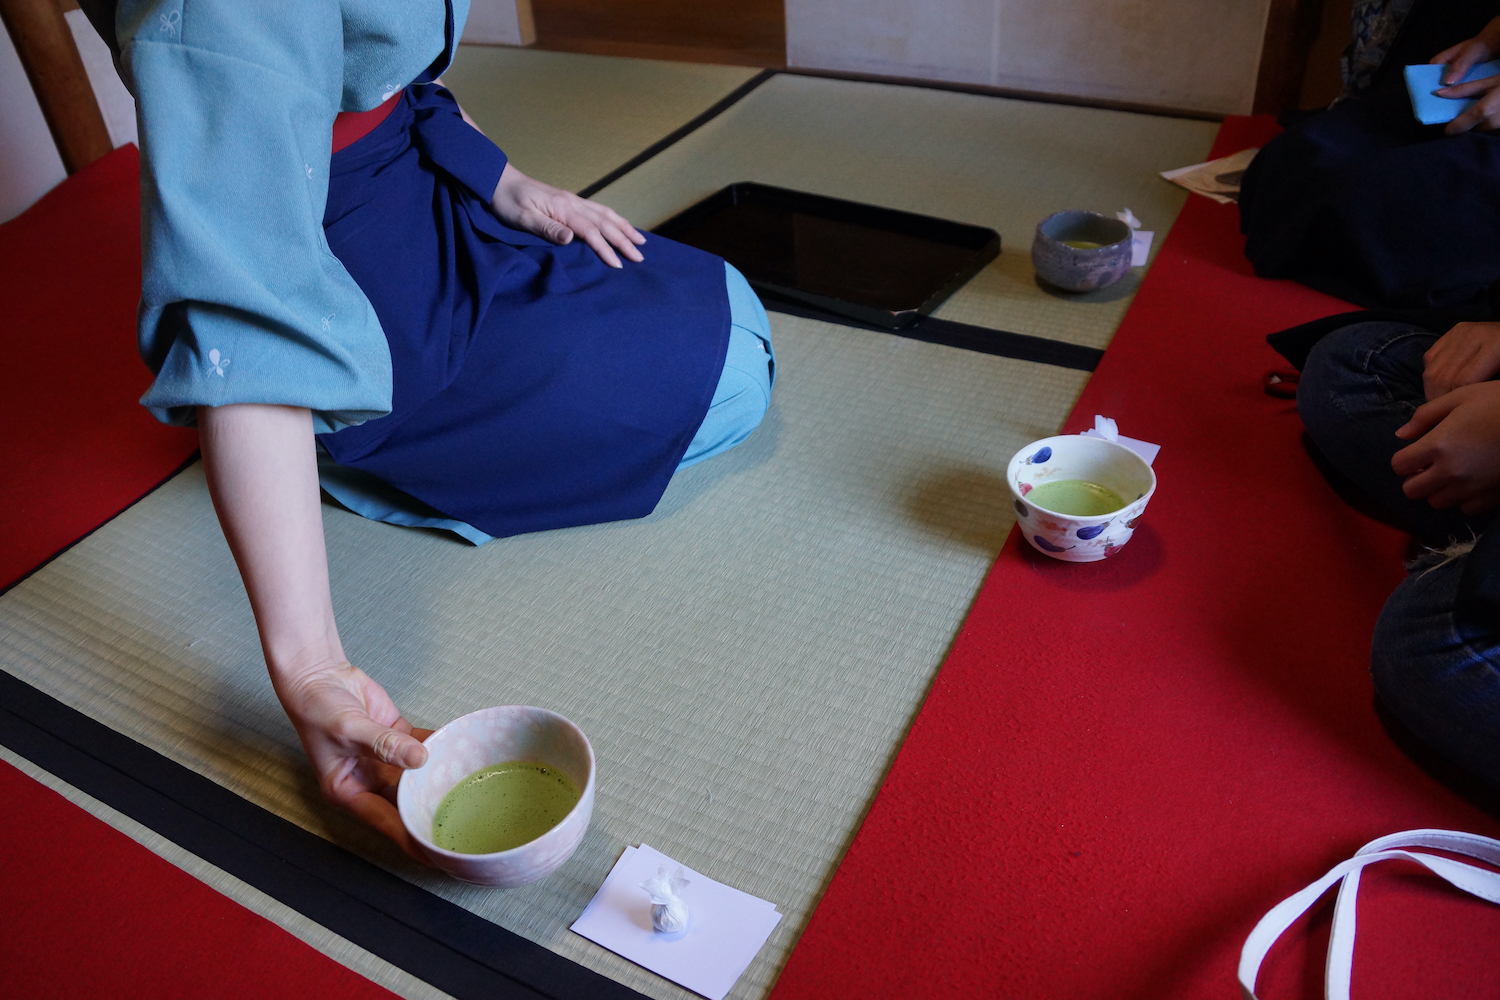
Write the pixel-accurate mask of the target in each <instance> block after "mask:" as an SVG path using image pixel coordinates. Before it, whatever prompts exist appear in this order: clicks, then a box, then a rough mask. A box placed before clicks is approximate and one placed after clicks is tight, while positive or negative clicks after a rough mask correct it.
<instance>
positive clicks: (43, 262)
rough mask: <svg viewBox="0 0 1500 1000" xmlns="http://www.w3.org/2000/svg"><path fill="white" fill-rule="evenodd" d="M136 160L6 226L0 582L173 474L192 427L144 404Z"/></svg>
mask: <svg viewBox="0 0 1500 1000" xmlns="http://www.w3.org/2000/svg"><path fill="white" fill-rule="evenodd" d="M138 176H139V159H138V155H137V153H136V149H135V147H134V146H124V147H121V148H120V149H117V150H115V151H114V152H113V153H111V154H110V155H109V156H106V157H105V158H104V159H102V160H99V161H98V162H96V163H94V164H92V165H90V166H88V167H86V168H85V169H83V170H81V171H79V172H78V173H77V174H74V175H73V176H72V177H70V178H69V179H68V180H66V181H64V182H63V183H62V184H60V185H58V187H56V188H55V189H54V190H53V191H52V192H51V193H49V194H48V195H47V196H46V197H45V198H43V199H42V200H41V201H39V202H37V203H36V204H35V205H33V206H32V207H31V208H30V209H29V210H28V211H26V212H25V213H24V214H23V215H21V216H19V217H18V218H15V219H12V220H11V221H10V222H7V223H5V224H4V225H3V226H0V302H3V303H4V309H5V320H4V323H3V329H4V331H5V332H4V338H5V357H6V363H5V365H4V366H3V367H0V426H3V427H4V428H5V433H4V434H3V435H0V511H4V516H3V517H0V589H4V588H5V587H7V586H9V585H10V584H12V583H14V582H15V581H16V580H18V579H20V578H21V577H23V576H25V575H26V574H27V573H29V572H31V571H32V570H33V569H35V568H36V567H37V566H38V565H40V564H41V563H43V562H45V561H46V560H47V559H48V558H50V557H51V556H52V555H54V554H55V553H57V552H58V551H59V550H61V549H63V548H65V547H67V546H68V545H70V544H72V543H73V542H75V541H77V540H78V539H79V538H81V537H83V536H84V535H86V534H88V533H89V532H90V531H92V530H94V529H95V528H97V527H98V526H99V525H100V524H103V523H104V522H105V521H107V520H109V519H110V518H111V517H113V516H114V515H116V514H118V513H119V512H120V511H121V510H123V509H124V508H126V507H128V506H129V505H130V504H131V503H133V502H135V501H136V500H137V499H139V498H140V497H141V496H143V495H144V494H145V493H147V492H149V491H150V490H151V489H152V487H154V486H156V485H157V484H158V483H160V482H161V481H162V480H163V479H165V478H166V477H167V476H169V475H170V474H171V473H172V471H173V470H174V469H176V468H177V467H178V466H180V465H181V464H182V463H183V462H184V461H186V460H187V458H188V456H190V455H191V454H192V453H193V452H194V451H195V450H196V449H197V447H198V438H197V434H196V433H195V432H193V431H188V430H182V429H179V428H172V427H163V426H162V425H161V424H159V423H157V422H156V421H155V420H154V419H152V417H151V415H150V414H148V413H147V412H146V411H145V409H143V408H142V407H141V406H140V405H139V404H137V402H136V400H137V399H139V398H140V395H141V393H143V392H145V391H146V387H147V386H149V385H150V384H151V373H150V372H149V371H147V370H146V367H145V365H143V364H142V363H141V360H140V358H139V357H138V356H137V354H136V350H135V307H136V301H137V300H138V299H139V298H140V294H141V224H140V214H141V209H140V191H139V187H138V184H139V181H138Z"/></svg>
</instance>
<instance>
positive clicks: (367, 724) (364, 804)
mask: <svg viewBox="0 0 1500 1000" xmlns="http://www.w3.org/2000/svg"><path fill="white" fill-rule="evenodd" d="M272 684H273V685H274V686H275V688H276V697H277V698H279V699H280V701H281V707H282V708H284V709H286V714H287V716H288V717H289V718H290V719H291V720H292V726H293V727H294V728H296V730H297V736H298V737H300V738H301V740H302V748H303V749H304V750H305V751H307V758H308V760H310V761H311V762H312V766H313V771H314V772H315V773H316V774H317V776H318V787H319V788H320V789H321V790H322V792H323V797H324V798H326V799H327V800H328V801H329V802H332V803H333V804H334V805H336V806H338V807H339V808H341V809H346V810H348V811H349V812H351V813H353V814H354V815H355V816H357V817H359V818H360V819H362V820H364V821H365V822H366V823H369V824H370V825H371V826H373V827H374V828H375V829H377V830H379V831H380V832H381V833H383V834H385V835H386V836H387V837H390V838H391V839H392V840H394V841H395V842H396V843H397V844H399V845H400V846H401V849H402V850H404V851H406V853H407V854H410V855H411V856H412V857H413V858H415V859H417V860H418V861H420V862H422V863H423V864H429V863H430V862H428V860H427V858H426V856H425V855H424V854H423V853H422V848H421V846H420V845H418V844H417V842H416V841H415V840H414V839H413V838H412V836H411V834H410V833H408V832H407V830H406V827H405V826H404V825H403V824H402V822H401V816H400V814H399V813H398V812H397V811H396V806H395V801H396V782H398V781H399V780H400V779H401V772H402V771H403V770H405V769H408V768H417V767H421V766H422V765H423V764H425V763H427V748H426V747H424V746H423V745H422V744H421V742H420V741H421V740H425V739H426V738H427V737H428V736H430V735H432V730H430V729H413V728H412V726H411V723H409V722H407V721H406V720H405V719H404V718H402V717H401V713H400V712H399V711H397V709H396V706H395V704H394V703H392V701H391V699H390V696H389V695H387V694H386V693H385V689H384V688H382V687H381V686H380V685H379V684H376V683H375V682H374V681H373V680H371V679H370V677H369V676H368V675H367V674H366V673H365V672H364V671H363V670H360V669H359V668H358V667H356V666H353V665H352V664H349V663H335V664H330V665H327V666H323V667H320V668H317V669H314V670H309V671H306V672H305V673H301V674H298V675H296V676H293V677H281V676H276V675H273V676H272Z"/></svg>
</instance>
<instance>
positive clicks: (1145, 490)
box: [1005, 434, 1156, 562]
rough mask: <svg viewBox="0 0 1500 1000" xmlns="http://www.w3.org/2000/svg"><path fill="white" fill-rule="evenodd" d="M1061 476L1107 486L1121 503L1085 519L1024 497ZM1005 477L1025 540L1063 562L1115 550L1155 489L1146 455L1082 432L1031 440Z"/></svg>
mask: <svg viewBox="0 0 1500 1000" xmlns="http://www.w3.org/2000/svg"><path fill="white" fill-rule="evenodd" d="M1065 479H1082V480H1085V481H1087V482H1090V483H1097V484H1098V485H1100V486H1105V487H1108V488H1109V489H1111V490H1113V491H1114V492H1115V493H1116V494H1118V495H1119V497H1120V498H1121V499H1122V500H1124V501H1125V506H1123V507H1121V508H1120V509H1119V510H1114V511H1110V512H1109V513H1107V514H1097V515H1094V516H1092V517H1083V516H1078V515H1074V514H1059V513H1057V512H1056V511H1051V510H1047V509H1045V508H1042V507H1038V506H1037V505H1036V504H1034V503H1032V502H1031V501H1029V500H1027V499H1026V497H1027V494H1029V493H1030V492H1031V491H1032V490H1034V489H1035V488H1036V487H1038V486H1041V485H1042V484H1044V483H1051V482H1057V481H1059V480H1065ZM1005 481H1006V482H1007V483H1008V484H1010V492H1011V497H1012V504H1013V505H1014V507H1015V509H1016V518H1017V524H1018V525H1019V526H1020V528H1021V532H1022V533H1023V534H1024V535H1025V536H1026V540H1027V541H1028V542H1030V543H1031V546H1032V548H1034V549H1036V550H1037V551H1038V552H1045V553H1046V554H1047V555H1049V556H1051V557H1052V558H1054V559H1061V560H1063V561H1064V562H1097V561H1098V560H1100V559H1107V558H1109V557H1110V556H1112V555H1115V554H1116V553H1117V552H1119V551H1120V548H1121V547H1122V546H1123V545H1124V544H1125V543H1126V542H1128V541H1130V536H1131V535H1132V534H1134V533H1135V526H1136V523H1137V522H1138V521H1140V519H1141V515H1142V514H1143V513H1145V511H1146V504H1147V503H1149V502H1150V501H1151V495H1152V494H1153V493H1155V492H1156V473H1154V472H1152V471H1151V466H1149V465H1147V464H1146V461H1145V459H1143V458H1141V456H1139V455H1137V454H1136V453H1135V452H1133V451H1131V450H1130V449H1129V448H1127V447H1125V446H1124V445H1122V444H1116V443H1115V442H1113V441H1106V440H1105V439H1103V438H1097V437H1084V436H1083V435H1082V434H1060V435H1058V436H1057V437H1049V438H1043V439H1042V440H1040V441H1033V442H1031V443H1030V444H1028V445H1027V446H1026V447H1024V448H1022V449H1021V450H1020V451H1018V452H1016V457H1015V458H1012V459H1011V460H1010V465H1009V466H1008V467H1007V468H1006V470H1005Z"/></svg>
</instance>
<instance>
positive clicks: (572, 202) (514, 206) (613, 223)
mask: <svg viewBox="0 0 1500 1000" xmlns="http://www.w3.org/2000/svg"><path fill="white" fill-rule="evenodd" d="M490 205H491V206H492V207H493V208H494V210H495V215H497V216H499V218H500V221H501V222H503V223H505V224H506V225H507V226H511V227H512V228H515V229H524V230H525V231H526V232H528V233H535V234H536V235H538V236H540V237H542V238H543V239H545V240H551V241H552V242H553V243H556V244H557V245H558V246H566V245H567V244H569V243H571V242H572V241H573V237H574V236H575V235H576V236H578V237H579V238H580V239H582V240H583V242H585V243H587V244H588V245H589V247H590V248H591V249H592V250H593V251H594V252H595V253H596V254H598V255H599V259H600V260H602V261H604V263H606V264H608V265H609V266H610V267H622V266H623V265H622V264H621V263H620V258H619V257H618V256H617V255H616V253H615V251H616V250H618V251H619V252H620V253H621V254H624V255H625V257H626V258H627V259H629V260H633V261H636V262H637V263H639V262H640V261H642V260H644V259H645V258H644V257H642V256H641V252H640V251H639V250H637V249H636V247H638V246H640V245H641V244H643V243H645V242H646V237H644V236H642V235H641V234H640V233H639V232H637V231H636V228H635V227H634V226H632V225H631V224H630V223H628V222H626V221H625V220H624V219H623V218H621V216H620V214H619V213H618V212H616V211H615V210H614V209H612V208H609V207H608V206H605V205H601V204H599V203H598V202H597V201H588V200H586V199H583V198H580V197H578V196H577V195H576V194H573V193H572V192H570V191H564V190H562V189H561V188H555V187H553V186H552V185H550V184H543V183H542V182H541V181H537V180H532V179H531V178H530V177H527V176H526V175H525V174H523V173H521V171H519V170H517V169H516V168H515V166H514V165H512V164H509V163H507V164H506V165H505V170H504V172H503V173H501V175H500V183H499V184H498V185H496V186H495V196H494V197H493V198H491V199H490Z"/></svg>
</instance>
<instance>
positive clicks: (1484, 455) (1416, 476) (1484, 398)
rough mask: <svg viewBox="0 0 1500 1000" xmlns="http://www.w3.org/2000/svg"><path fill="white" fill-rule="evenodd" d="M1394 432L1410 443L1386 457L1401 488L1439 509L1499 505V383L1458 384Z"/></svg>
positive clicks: (1474, 511)
mask: <svg viewBox="0 0 1500 1000" xmlns="http://www.w3.org/2000/svg"><path fill="white" fill-rule="evenodd" d="M1396 436H1397V437H1399V438H1402V439H1404V440H1408V441H1411V440H1413V439H1417V440H1416V443H1415V444H1412V445H1408V446H1407V447H1405V448H1402V449H1401V450H1400V451H1398V452H1396V454H1395V455H1394V456H1393V457H1392V458H1391V468H1392V469H1394V470H1395V472H1396V475H1398V476H1403V477H1406V483H1405V485H1404V486H1402V490H1403V492H1405V493H1406V495H1407V496H1409V497H1411V498H1412V499H1413V500H1421V499H1423V498H1426V500H1427V502H1428V503H1430V504H1432V505H1433V506H1434V507H1437V508H1439V509H1442V508H1445V507H1458V508H1459V509H1460V510H1462V511H1463V512H1464V513H1465V514H1469V515H1471V516H1472V515H1474V514H1483V513H1484V512H1485V511H1488V510H1493V509H1494V508H1496V507H1500V382H1480V383H1478V384H1477V385H1465V386H1460V387H1458V388H1457V389H1454V390H1452V391H1451V392H1448V393H1446V394H1444V395H1443V396H1440V397H1439V398H1438V399H1436V400H1434V401H1433V402H1430V403H1427V404H1426V405H1425V406H1421V407H1419V408H1418V409H1417V412H1416V413H1414V414H1413V415H1412V418H1411V420H1410V421H1409V422H1408V423H1407V424H1405V425H1404V426H1403V427H1401V428H1400V429H1399V430H1397V431H1396Z"/></svg>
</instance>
